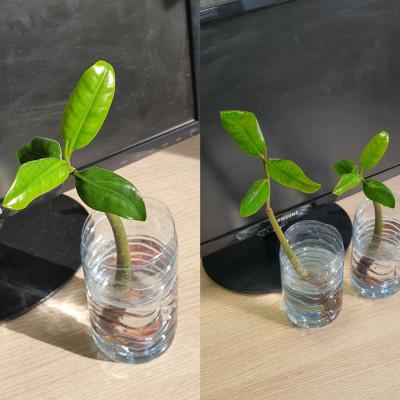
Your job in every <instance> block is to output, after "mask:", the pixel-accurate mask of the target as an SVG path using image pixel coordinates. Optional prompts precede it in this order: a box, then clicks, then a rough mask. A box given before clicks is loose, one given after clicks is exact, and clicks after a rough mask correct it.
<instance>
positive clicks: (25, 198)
mask: <svg viewBox="0 0 400 400" xmlns="http://www.w3.org/2000/svg"><path fill="white" fill-rule="evenodd" d="M68 176H69V167H68V164H67V162H66V161H64V160H57V159H55V158H42V159H40V160H36V161H30V162H28V163H25V164H23V165H21V166H20V167H19V169H18V172H17V176H16V177H15V180H14V183H13V184H12V186H11V188H10V190H9V191H8V193H7V194H6V197H5V198H4V201H3V206H4V207H7V208H11V209H13V210H22V209H23V208H25V207H26V206H27V205H28V204H29V203H30V202H31V201H32V200H34V199H36V198H37V197H39V196H41V195H42V194H44V193H47V192H49V191H50V190H52V189H54V188H55V187H57V186H58V185H61V184H62V183H63V182H64V181H65V180H66V179H67V178H68Z"/></svg>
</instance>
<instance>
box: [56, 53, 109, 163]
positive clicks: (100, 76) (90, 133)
mask: <svg viewBox="0 0 400 400" xmlns="http://www.w3.org/2000/svg"><path fill="white" fill-rule="evenodd" d="M114 92H115V75H114V70H113V67H112V66H111V65H110V64H108V63H106V62H105V61H98V62H97V63H96V64H94V65H93V66H92V67H90V68H89V69H88V70H87V71H86V72H85V73H84V74H83V75H82V77H81V78H80V80H79V82H78V84H77V85H76V87H75V89H74V91H73V92H72V94H71V96H70V98H69V100H68V103H67V105H66V106H65V110H64V114H63V118H62V124H61V129H62V137H63V139H64V142H65V145H66V149H67V151H66V153H67V156H68V157H69V156H70V155H71V153H72V152H73V151H74V150H76V149H80V148H82V147H85V146H86V145H88V144H89V143H90V142H91V141H92V140H93V138H94V137H95V136H96V135H97V133H98V132H99V130H100V128H101V126H102V125H103V122H104V120H105V119H106V116H107V114H108V110H109V109H110V106H111V103H112V100H113V97H114Z"/></svg>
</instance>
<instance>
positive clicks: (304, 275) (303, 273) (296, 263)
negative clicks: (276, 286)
mask: <svg viewBox="0 0 400 400" xmlns="http://www.w3.org/2000/svg"><path fill="white" fill-rule="evenodd" d="M262 160H263V162H264V171H265V177H266V179H267V180H268V186H269V188H270V191H271V184H270V182H271V180H270V177H269V173H268V167H267V150H265V154H264V157H262ZM266 206H267V207H266V211H267V216H268V219H269V222H270V223H271V225H272V229H273V230H274V232H275V234H276V236H277V237H278V240H279V242H280V244H281V245H282V248H283V250H284V252H285V253H286V255H287V258H288V259H289V261H290V263H291V264H292V265H293V268H294V269H295V271H296V272H297V274H298V275H299V276H300V278H301V279H304V280H307V281H312V280H313V277H312V276H311V275H310V274H309V273H308V271H307V270H306V269H305V268H304V267H303V265H302V263H301V262H300V260H299V259H298V257H297V256H296V254H295V252H294V251H293V249H292V248H291V247H290V244H289V242H288V241H287V239H286V236H285V235H284V234H283V232H282V229H281V227H280V226H279V223H278V221H277V220H276V218H275V214H274V211H273V210H272V208H271V206H270V195H269V196H268V198H267V202H266Z"/></svg>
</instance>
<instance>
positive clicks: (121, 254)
mask: <svg viewBox="0 0 400 400" xmlns="http://www.w3.org/2000/svg"><path fill="white" fill-rule="evenodd" d="M105 214H106V216H107V218H108V221H109V222H110V225H111V228H112V231H113V234H114V239H115V247H116V250H117V271H116V273H115V281H116V283H117V284H118V285H119V286H120V287H124V288H126V287H128V281H129V273H130V271H129V269H130V266H131V252H130V247H129V242H128V238H127V236H126V232H125V228H124V225H123V223H122V220H121V218H120V217H118V216H117V215H114V214H108V213H105Z"/></svg>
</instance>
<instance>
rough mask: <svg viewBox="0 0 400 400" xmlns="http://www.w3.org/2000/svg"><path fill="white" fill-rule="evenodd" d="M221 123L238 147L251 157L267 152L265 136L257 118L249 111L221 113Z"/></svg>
mask: <svg viewBox="0 0 400 400" xmlns="http://www.w3.org/2000/svg"><path fill="white" fill-rule="evenodd" d="M220 115H221V122H222V125H223V126H224V128H225V130H226V131H227V132H228V133H229V135H230V136H231V137H232V139H233V140H234V141H235V143H236V144H237V146H238V147H239V148H240V149H241V150H242V151H244V152H245V153H246V154H248V155H249V156H253V157H259V156H262V155H263V154H264V152H265V149H266V145H265V140H264V136H263V134H262V132H261V129H260V126H259V125H258V121H257V118H256V117H255V115H254V114H253V113H251V112H247V111H221V113H220Z"/></svg>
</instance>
